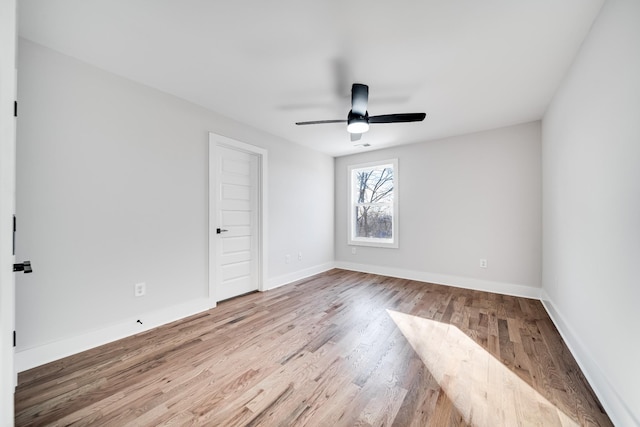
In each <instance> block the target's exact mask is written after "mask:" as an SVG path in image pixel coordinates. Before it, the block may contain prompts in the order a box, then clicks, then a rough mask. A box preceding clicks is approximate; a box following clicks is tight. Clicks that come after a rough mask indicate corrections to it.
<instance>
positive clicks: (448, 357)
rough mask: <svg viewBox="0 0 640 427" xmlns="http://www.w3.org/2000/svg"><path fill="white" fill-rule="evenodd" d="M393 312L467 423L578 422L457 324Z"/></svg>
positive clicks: (487, 425) (492, 426)
mask: <svg viewBox="0 0 640 427" xmlns="http://www.w3.org/2000/svg"><path fill="white" fill-rule="evenodd" d="M387 312H388V313H389V315H390V316H391V318H392V319H393V321H394V322H395V323H396V325H397V326H398V328H400V331H401V332H402V334H403V335H404V336H405V337H406V338H407V340H408V341H409V343H410V344H411V346H412V347H413V349H414V350H415V351H416V353H417V354H418V355H419V356H420V358H421V359H422V361H423V362H424V364H425V366H426V367H427V369H429V371H430V372H431V374H432V375H433V377H434V378H435V380H436V381H437V382H438V384H439V385H440V387H441V388H442V389H443V390H444V392H445V393H446V395H447V397H448V398H449V399H450V400H451V402H453V404H454V405H455V407H456V409H457V410H458V411H459V412H460V414H461V415H462V416H463V417H464V419H465V421H466V422H467V423H469V424H472V425H475V426H478V427H495V426H519V425H522V426H530V425H531V426H536V425H541V426H542V425H543V426H578V423H576V422H575V421H574V420H572V419H571V418H569V417H568V416H567V415H566V414H565V413H564V412H562V411H560V410H559V409H558V408H556V407H555V406H554V405H553V404H552V403H551V402H549V401H548V400H547V399H546V398H545V397H544V396H542V395H541V394H540V393H538V392H537V391H536V390H535V389H534V388H532V387H531V386H530V385H529V384H527V383H526V382H525V381H523V380H522V379H521V378H520V377H518V376H517V375H516V374H515V373H513V372H512V371H511V370H510V369H509V368H507V367H506V366H504V365H503V364H502V363H501V362H500V361H499V360H497V359H496V358H495V357H493V356H492V355H491V354H490V353H489V352H488V351H487V350H485V349H484V348H482V347H481V346H480V345H478V344H477V343H476V342H475V341H473V340H472V339H471V338H469V337H468V336H467V335H466V334H464V333H463V332H462V331H461V330H460V329H458V328H457V327H456V326H453V325H449V324H447V323H441V322H438V321H435V320H430V319H424V318H422V317H418V316H413V315H410V314H405V313H400V312H397V311H392V310H387Z"/></svg>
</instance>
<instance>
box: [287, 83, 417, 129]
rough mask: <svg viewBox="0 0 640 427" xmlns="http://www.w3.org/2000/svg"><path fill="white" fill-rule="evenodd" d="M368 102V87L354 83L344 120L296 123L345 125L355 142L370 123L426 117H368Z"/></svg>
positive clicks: (405, 114)
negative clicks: (349, 104) (348, 109)
mask: <svg viewBox="0 0 640 427" xmlns="http://www.w3.org/2000/svg"><path fill="white" fill-rule="evenodd" d="M368 102H369V86H367V85H364V84H361V83H354V84H353V86H351V111H349V115H348V116H347V119H346V120H313V121H309V122H296V124H297V125H319V124H325V123H346V124H347V131H348V132H349V133H350V134H351V141H357V140H359V139H360V138H361V137H362V134H363V133H365V132H366V131H368V130H369V124H371V123H402V122H421V121H422V120H424V118H425V117H426V114H425V113H399V114H382V115H379V116H369V112H368V111H367V104H368Z"/></svg>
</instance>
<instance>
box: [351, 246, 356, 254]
mask: <svg viewBox="0 0 640 427" xmlns="http://www.w3.org/2000/svg"><path fill="white" fill-rule="evenodd" d="M351 253H352V254H353V255H355V254H356V247H355V246H354V247H352V248H351Z"/></svg>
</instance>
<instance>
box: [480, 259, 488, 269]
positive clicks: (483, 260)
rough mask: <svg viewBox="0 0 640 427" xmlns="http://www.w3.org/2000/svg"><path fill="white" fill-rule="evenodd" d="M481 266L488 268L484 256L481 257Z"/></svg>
mask: <svg viewBox="0 0 640 427" xmlns="http://www.w3.org/2000/svg"><path fill="white" fill-rule="evenodd" d="M480 268H487V260H486V259H484V258H482V259H480Z"/></svg>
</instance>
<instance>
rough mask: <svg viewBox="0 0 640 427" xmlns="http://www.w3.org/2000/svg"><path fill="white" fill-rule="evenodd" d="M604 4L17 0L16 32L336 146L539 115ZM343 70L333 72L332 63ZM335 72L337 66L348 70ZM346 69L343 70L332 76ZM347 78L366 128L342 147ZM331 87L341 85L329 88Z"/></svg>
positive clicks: (293, 136)
mask: <svg viewBox="0 0 640 427" xmlns="http://www.w3.org/2000/svg"><path fill="white" fill-rule="evenodd" d="M603 1H604V0H481V1H480V0H395V1H378V0H369V1H367V2H365V1H360V0H315V1H312V0H276V1H265V0H234V1H222V0H218V1H215V0H20V1H19V2H18V6H19V32H20V35H21V36H22V37H24V38H26V39H29V40H31V41H34V42H36V43H40V44H42V45H45V46H48V47H50V48H52V49H55V50H57V51H60V52H62V53H65V54H67V55H70V56H73V57H76V58H78V59H81V60H83V61H86V62H88V63H91V64H94V65H96V66H98V67H100V68H103V69H105V70H108V71H111V72H113V73H116V74H118V75H121V76H124V77H127V78H130V79H132V80H135V81H138V82H141V83H143V84H146V85H148V86H152V87H155V88H157V89H160V90H162V91H164V92H168V93H171V94H174V95H176V96H179V97H181V98H184V99H187V100H189V101H192V102H194V103H197V104H200V105H203V106H205V107H207V108H209V109H211V110H213V111H216V112H218V113H220V114H223V115H225V116H228V117H231V118H233V119H236V120H238V121H240V122H243V123H245V124H248V125H250V126H253V127H255V128H258V129H261V130H263V131H266V132H268V133H271V134H273V135H278V136H280V137H282V138H285V139H287V140H289V141H292V142H295V143H299V144H303V145H306V146H309V147H311V148H313V149H316V150H319V151H322V152H325V153H328V154H331V155H334V156H339V155H344V154H349V153H353V152H359V151H362V150H371V149H376V148H382V147H387V146H391V145H396V144H406V143H412V142H419V141H425V140H432V139H436V138H442V137H446V136H451V135H459V134H464V133H469V132H475V131H480V130H486V129H492V128H497V127H502V126H508V125H512V124H517V123H522V122H528V121H533V120H538V119H540V118H541V117H542V115H543V113H544V111H545V108H546V107H547V105H548V104H549V102H550V100H551V98H552V96H553V93H554V91H555V89H556V88H557V87H558V85H559V83H560V81H561V79H562V77H563V76H564V74H565V72H566V71H567V69H568V67H569V65H570V64H571V61H572V60H573V58H574V56H575V54H576V53H577V51H578V49H579V47H580V44H581V43H582V40H583V39H584V37H585V36H586V34H587V32H588V30H589V28H590V26H591V23H592V22H593V20H594V19H595V16H596V15H597V13H598V11H599V10H600V7H601V5H602V3H603ZM339 70H343V72H339ZM345 71H346V72H345ZM341 76H343V77H341ZM352 82H359V83H366V84H368V85H369V91H370V96H369V114H371V115H377V114H387V113H405V112H406V113H409V112H426V113H427V118H426V120H425V121H424V122H420V123H401V124H375V125H372V126H371V129H370V131H369V132H368V133H366V134H364V136H363V139H362V142H366V143H369V144H371V147H370V148H362V147H353V146H352V143H351V142H350V140H349V135H348V133H347V132H346V125H342V124H325V125H317V126H296V125H295V124H294V123H295V122H297V121H305V120H321V119H345V118H346V116H347V113H348V111H349V108H350V98H349V88H350V84H351V83H352ZM338 86H341V89H340V90H338Z"/></svg>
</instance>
